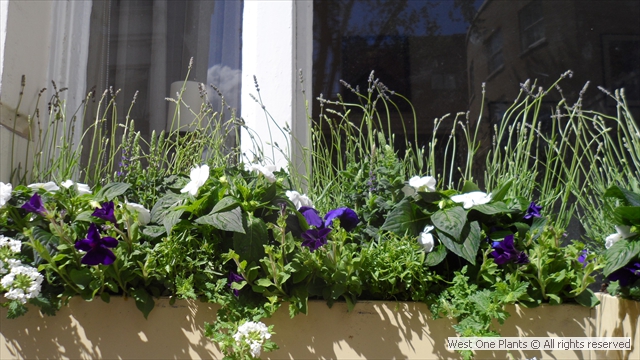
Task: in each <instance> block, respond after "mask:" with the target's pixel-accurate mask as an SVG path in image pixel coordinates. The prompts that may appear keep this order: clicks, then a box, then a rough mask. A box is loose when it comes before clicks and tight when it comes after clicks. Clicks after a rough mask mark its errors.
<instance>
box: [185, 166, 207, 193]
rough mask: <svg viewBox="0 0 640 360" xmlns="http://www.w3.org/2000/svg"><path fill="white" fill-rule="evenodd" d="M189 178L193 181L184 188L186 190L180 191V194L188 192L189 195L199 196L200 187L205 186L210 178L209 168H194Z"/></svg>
mask: <svg viewBox="0 0 640 360" xmlns="http://www.w3.org/2000/svg"><path fill="white" fill-rule="evenodd" d="M189 178H191V181H190V182H189V183H188V184H187V186H185V187H184V189H182V190H180V192H181V193H186V192H188V193H189V194H191V195H193V196H196V195H197V194H198V189H200V187H201V186H202V185H204V183H205V182H206V181H207V179H208V178H209V166H208V165H202V166H196V167H194V168H193V169H191V173H190V174H189Z"/></svg>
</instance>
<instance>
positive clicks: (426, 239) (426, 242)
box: [418, 225, 436, 253]
mask: <svg viewBox="0 0 640 360" xmlns="http://www.w3.org/2000/svg"><path fill="white" fill-rule="evenodd" d="M433 229H434V227H433V226H430V225H427V226H425V227H424V230H423V231H422V232H421V233H420V236H419V237H418V242H419V243H420V245H422V247H423V248H424V251H425V252H427V253H430V252H431V251H432V250H433V247H434V246H435V245H436V241H435V239H434V238H433V235H432V234H430V232H431V230H433Z"/></svg>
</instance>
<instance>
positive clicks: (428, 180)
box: [402, 176, 437, 196]
mask: <svg viewBox="0 0 640 360" xmlns="http://www.w3.org/2000/svg"><path fill="white" fill-rule="evenodd" d="M436 184H437V181H436V178H434V177H433V176H423V177H420V176H414V177H412V178H411V179H409V184H408V185H405V186H404V187H403V188H402V192H403V193H404V195H405V196H413V195H415V194H416V193H417V192H418V191H420V192H433V191H436Z"/></svg>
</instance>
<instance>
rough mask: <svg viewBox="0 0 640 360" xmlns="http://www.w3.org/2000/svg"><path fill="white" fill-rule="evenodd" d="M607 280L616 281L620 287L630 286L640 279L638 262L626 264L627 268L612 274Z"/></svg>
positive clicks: (639, 264)
mask: <svg viewBox="0 0 640 360" xmlns="http://www.w3.org/2000/svg"><path fill="white" fill-rule="evenodd" d="M607 279H608V280H609V281H616V280H618V281H619V282H620V286H629V285H632V284H633V283H635V282H636V281H637V280H638V279H640V262H637V263H632V264H628V265H627V266H625V267H622V268H620V269H618V270H616V271H614V272H612V273H611V275H609V277H607Z"/></svg>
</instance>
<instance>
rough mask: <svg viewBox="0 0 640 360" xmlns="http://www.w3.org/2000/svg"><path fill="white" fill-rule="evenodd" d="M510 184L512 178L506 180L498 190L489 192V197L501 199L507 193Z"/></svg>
mask: <svg viewBox="0 0 640 360" xmlns="http://www.w3.org/2000/svg"><path fill="white" fill-rule="evenodd" d="M512 185H513V179H511V180H509V181H507V182H506V183H504V184H503V185H502V186H501V187H500V188H499V189H498V190H496V191H492V192H491V199H492V200H493V201H502V200H503V199H504V197H505V196H506V195H507V193H508V192H509V189H511V186H512Z"/></svg>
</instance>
